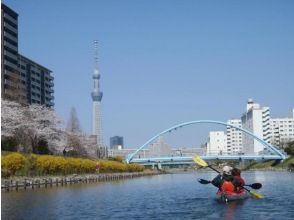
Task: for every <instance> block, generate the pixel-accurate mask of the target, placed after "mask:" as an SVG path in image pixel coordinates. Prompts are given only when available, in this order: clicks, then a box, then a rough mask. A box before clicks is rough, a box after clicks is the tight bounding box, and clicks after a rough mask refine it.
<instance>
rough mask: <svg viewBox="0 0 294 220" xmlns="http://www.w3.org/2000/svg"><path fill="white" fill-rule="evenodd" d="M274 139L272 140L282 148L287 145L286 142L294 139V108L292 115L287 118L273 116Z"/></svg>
mask: <svg viewBox="0 0 294 220" xmlns="http://www.w3.org/2000/svg"><path fill="white" fill-rule="evenodd" d="M271 130H272V139H271V142H272V144H273V145H275V146H279V147H281V148H284V147H286V144H287V143H288V142H290V141H293V140H294V109H293V110H292V117H287V118H272V119H271Z"/></svg>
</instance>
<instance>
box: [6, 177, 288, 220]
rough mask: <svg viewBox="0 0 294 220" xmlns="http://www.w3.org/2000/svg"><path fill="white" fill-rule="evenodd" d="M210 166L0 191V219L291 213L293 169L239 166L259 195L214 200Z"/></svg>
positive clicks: (256, 216)
mask: <svg viewBox="0 0 294 220" xmlns="http://www.w3.org/2000/svg"><path fill="white" fill-rule="evenodd" d="M214 176H215V173H213V172H198V173H196V172H195V173H181V174H167V175H159V176H152V177H142V178H137V179H130V180H121V181H117V182H108V183H91V184H79V185H72V186H66V187H58V188H57V187H56V188H54V187H53V188H50V189H35V190H34V191H33V190H27V191H24V190H20V191H18V192H2V196H1V216H2V219H170V220H171V219H276V220H278V219H283V220H284V219H294V184H293V183H294V173H290V172H244V173H243V176H244V177H245V179H246V182H247V183H254V182H260V183H262V184H263V187H262V189H260V190H258V192H259V193H262V194H264V195H265V196H266V197H265V199H261V200H257V199H252V198H249V199H247V200H245V201H242V202H231V203H228V204H223V203H219V202H217V201H216V200H215V192H216V188H215V187H213V186H212V185H211V184H209V185H201V184H199V183H198V182H197V178H203V179H208V180H211V179H212V178H213V177H214Z"/></svg>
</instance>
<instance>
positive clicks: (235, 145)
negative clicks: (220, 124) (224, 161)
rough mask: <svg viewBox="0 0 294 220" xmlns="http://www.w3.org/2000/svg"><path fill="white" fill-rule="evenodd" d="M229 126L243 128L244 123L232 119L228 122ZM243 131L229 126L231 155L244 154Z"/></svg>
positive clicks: (228, 135) (228, 142) (228, 148)
mask: <svg viewBox="0 0 294 220" xmlns="http://www.w3.org/2000/svg"><path fill="white" fill-rule="evenodd" d="M227 124H231V125H234V126H236V127H242V121H241V120H240V119H231V120H228V121H227ZM242 143H243V142H242V131H240V130H238V129H237V128H234V127H230V126H227V152H228V154H229V155H236V154H241V153H242V152H243V145H242Z"/></svg>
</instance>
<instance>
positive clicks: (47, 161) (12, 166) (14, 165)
mask: <svg viewBox="0 0 294 220" xmlns="http://www.w3.org/2000/svg"><path fill="white" fill-rule="evenodd" d="M97 164H99V171H100V172H102V173H108V172H110V173H113V172H141V171H143V170H144V166H142V165H139V164H126V163H121V162H118V161H113V160H90V159H82V158H73V157H62V156H52V155H36V154H30V155H26V157H25V156H23V155H22V154H20V153H11V154H7V155H5V156H3V155H2V156H1V167H2V177H4V176H5V177H6V176H10V175H14V174H15V172H17V171H19V170H22V169H23V171H24V172H26V174H28V175H38V174H39V175H40V174H41V175H42V174H73V173H95V172H96V168H97Z"/></svg>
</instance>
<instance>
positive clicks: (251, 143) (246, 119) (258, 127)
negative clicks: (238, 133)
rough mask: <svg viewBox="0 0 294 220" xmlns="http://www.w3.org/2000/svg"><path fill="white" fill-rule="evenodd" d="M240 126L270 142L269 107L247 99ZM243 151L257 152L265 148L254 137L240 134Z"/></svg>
mask: <svg viewBox="0 0 294 220" xmlns="http://www.w3.org/2000/svg"><path fill="white" fill-rule="evenodd" d="M241 120H242V127H243V128H244V129H246V130H248V131H251V132H252V133H253V134H255V135H256V136H258V137H259V138H261V139H263V140H264V141H265V142H267V143H270V142H271V124H270V108H269V107H262V106H260V104H257V103H254V102H253V100H252V99H249V100H248V103H247V108H246V112H245V113H244V114H243V115H242V117H241ZM242 141H243V151H244V153H245V154H251V155H254V154H259V153H260V152H264V150H267V149H266V148H265V147H264V145H262V144H261V143H260V142H259V141H257V140H256V139H254V138H252V137H250V136H248V135H247V134H244V133H243V134H242Z"/></svg>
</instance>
